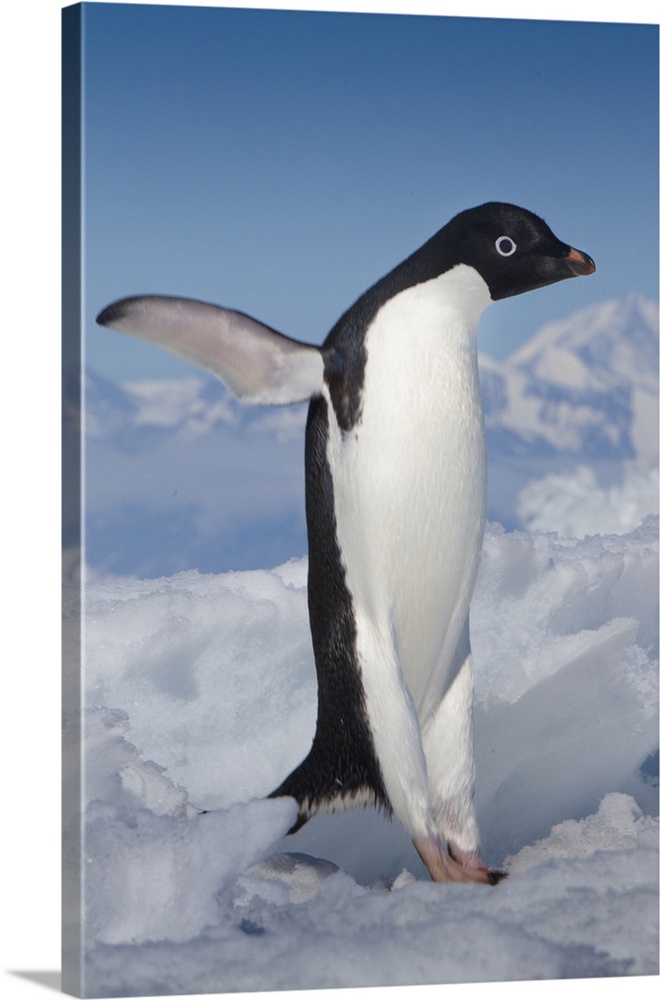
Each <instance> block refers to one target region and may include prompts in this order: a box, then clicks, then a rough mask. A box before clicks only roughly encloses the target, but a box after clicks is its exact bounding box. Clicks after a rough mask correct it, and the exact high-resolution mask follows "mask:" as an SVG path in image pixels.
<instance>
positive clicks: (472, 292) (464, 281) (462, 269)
mask: <svg viewBox="0 0 660 1000" xmlns="http://www.w3.org/2000/svg"><path fill="white" fill-rule="evenodd" d="M427 285H428V287H429V291H430V292H431V294H433V295H434V297H435V298H436V301H437V303H438V306H439V307H441V308H442V310H443V312H444V313H445V314H450V313H454V314H455V316H456V319H457V321H458V325H462V326H463V327H464V329H465V331H466V333H467V334H468V338H469V341H470V346H471V347H474V349H475V350H476V337H477V327H478V326H479V320H480V319H481V314H482V313H483V311H484V309H486V307H487V306H489V305H490V304H491V302H492V301H493V300H492V298H491V296H490V291H489V289H488V285H487V284H486V282H485V281H484V279H483V278H482V277H481V275H480V274H479V272H478V271H476V270H475V269H474V268H473V267H470V266H469V265H468V264H456V265H455V267H452V268H451V269H450V270H449V271H445V272H444V273H443V274H440V275H438V277H437V278H434V279H432V280H431V281H429V282H427Z"/></svg>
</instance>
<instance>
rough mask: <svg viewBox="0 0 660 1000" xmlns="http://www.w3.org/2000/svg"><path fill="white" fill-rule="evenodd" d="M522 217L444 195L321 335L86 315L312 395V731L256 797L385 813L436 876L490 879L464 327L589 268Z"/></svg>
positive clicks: (209, 319) (214, 312)
mask: <svg viewBox="0 0 660 1000" xmlns="http://www.w3.org/2000/svg"><path fill="white" fill-rule="evenodd" d="M594 270H595V265H594V263H593V261H592V260H591V258H590V257H588V256H587V254H585V253H581V252H580V251H578V250H575V249H573V248H572V247H570V246H568V245H567V244H566V243H562V242H561V241H560V240H559V239H557V237H556V236H555V235H554V234H553V233H552V231H551V230H550V229H549V227H548V226H547V225H546V223H545V222H544V221H543V220H542V219H540V218H539V217H538V216H536V215H534V214H532V213H531V212H528V211H526V210H525V209H522V208H517V207H516V206H514V205H508V204H501V203H493V202H491V203H488V204H485V205H481V206H480V207H478V208H472V209H469V210H467V211H465V212H461V213H460V214H459V215H457V216H456V217H455V218H453V219H452V220H451V221H450V222H449V223H447V225H446V226H444V227H443V228H442V229H440V231H439V232H437V233H436V234H435V236H432V237H431V239H430V240H428V242H426V243H425V244H424V245H423V246H422V247H420V249H419V250H417V251H416V252H415V253H413V254H412V255H411V256H410V257H408V258H407V259H406V260H404V261H403V263H402V264H399V265H398V267H395V268H394V270H392V271H390V272H389V274H387V275H386V276H385V277H384V278H382V279H381V280H380V281H378V282H377V283H376V284H375V285H374V286H373V287H372V288H370V289H369V290H368V291H366V292H365V293H364V294H363V295H362V296H361V297H360V298H359V299H358V300H357V302H356V303H355V304H354V305H353V306H352V307H351V308H350V309H349V310H348V311H347V312H346V313H344V315H343V316H342V317H341V318H340V320H339V321H338V322H337V324H336V325H335V326H334V327H333V329H332V330H331V331H330V333H329V334H328V337H327V339H326V340H325V342H324V343H323V345H322V346H321V347H315V346H312V345H309V344H304V343H300V342H297V341H295V340H291V339H289V338H288V337H285V336H283V335H282V334H279V333H276V332H275V331H274V330H271V329H269V328H268V327H266V326H264V325H263V324H262V323H259V322H258V321H257V320H254V319H251V318H250V317H249V316H246V315H244V314H242V313H238V312H235V311H232V310H229V309H223V308H220V307H219V306H215V305H209V304H206V303H202V302H198V301H193V300H189V299H182V298H172V297H163V296H151V295H146V296H137V297H132V298H126V299H122V300H121V301H118V302H115V303H114V304H113V305H110V306H108V307H107V308H106V309H104V310H103V312H102V313H101V314H100V315H99V317H98V322H99V323H100V324H102V325H104V326H108V327H111V328H112V329H113V330H120V331H122V332H126V333H131V334H134V335H136V336H138V337H142V338H143V339H145V340H149V341H153V342H155V343H157V344H160V345H161V346H162V347H166V348H168V349H169V350H171V351H173V352H174V353H175V354H178V355H180V356H182V357H184V358H186V359H188V360H189V361H193V362H195V363H196V364H199V365H202V366H203V367H205V368H207V369H210V370H211V371H212V372H214V373H215V374H216V375H218V376H219V377H220V379H221V380H222V381H223V382H224V383H225V385H226V386H228V388H229V389H231V390H232V391H233V392H234V393H235V394H236V395H237V396H238V397H239V398H240V399H242V400H245V401H247V402H251V403H260V404H268V403H272V404H285V403H296V402H300V401H302V400H305V399H309V400H310V405H309V415H308V419H307V431H306V443H305V464H306V515H307V530H308V538H309V589H308V601H309V615H310V623H311V632H312V640H313V646H314V656H315V661H316V670H317V675H318V714H317V724H316V735H315V737H314V741H313V744H312V747H311V750H310V751H309V754H308V756H307V757H306V758H305V760H303V761H302V763H301V764H300V765H299V766H298V767H297V768H296V769H295V770H294V771H293V772H292V773H291V774H290V775H289V776H288V777H287V778H286V779H285V780H284V781H283V782H282V784H281V785H280V786H279V788H277V789H276V790H275V791H273V792H272V795H273V796H284V795H286V796H292V797H293V798H294V799H296V800H297V802H298V807H299V819H298V822H297V824H296V826H295V827H294V829H297V828H298V827H299V826H301V825H302V824H303V823H305V822H306V820H307V819H309V817H311V816H313V815H314V814H315V813H318V812H322V811H329V810H335V809H344V808H349V807H351V806H355V805H358V804H369V803H371V804H373V805H375V806H377V807H381V808H383V809H385V810H387V811H390V812H394V813H395V814H396V816H398V818H399V820H400V821H401V823H402V824H403V826H404V827H405V829H406V830H407V831H408V833H409V835H410V837H411V838H412V840H413V843H414V845H415V847H416V849H417V851H418V852H419V854H420V855H421V857H422V859H423V861H424V862H425V864H426V866H427V868H428V870H429V872H430V874H431V876H432V878H433V879H435V880H436V881H439V882H445V881H464V882H483V883H488V882H495V881H497V878H498V877H499V876H498V873H495V872H490V871H489V870H488V868H487V866H486V865H485V863H484V860H483V859H482V856H481V854H480V849H479V834H478V830H477V822H476V817H475V810H474V802H473V783H474V764H473V753H472V721H471V711H472V687H473V681H472V662H471V654H470V635H469V608H470V599H471V596H472V590H473V587H474V583H475V578H476V575H477V568H478V565H479V558H480V554H481V546H482V539H483V530H484V520H485V512H486V446H485V437H484V418H483V413H482V407H481V397H480V390H479V375H478V370H477V344H476V334H477V325H478V322H479V318H480V316H481V313H482V312H483V310H484V309H485V308H486V306H488V305H490V304H491V302H494V301H497V300H498V299H504V298H507V297H508V296H511V295H519V294H521V293H522V292H529V291H531V290H533V289H535V288H541V287H543V286H545V285H550V284H552V283H553V282H556V281H562V280H563V279H564V278H572V277H575V276H576V275H586V274H591V273H592V272H593V271H594Z"/></svg>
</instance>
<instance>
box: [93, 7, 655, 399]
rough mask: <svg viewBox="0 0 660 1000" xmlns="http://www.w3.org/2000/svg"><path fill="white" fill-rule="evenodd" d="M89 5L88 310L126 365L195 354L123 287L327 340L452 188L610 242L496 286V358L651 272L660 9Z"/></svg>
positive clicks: (568, 238)
mask: <svg viewBox="0 0 660 1000" xmlns="http://www.w3.org/2000/svg"><path fill="white" fill-rule="evenodd" d="M83 6H84V22H83V23H84V28H83V31H84V102H83V104H84V156H83V168H84V240H85V261H84V268H85V270H84V326H85V330H84V333H85V336H84V341H85V347H86V359H87V364H88V365H89V367H90V368H92V369H93V370H94V371H96V372H98V373H99V374H102V375H105V376H107V377H110V378H113V379H118V380H121V379H128V378H140V377H165V376H175V375H180V374H184V373H186V372H190V368H189V367H188V366H186V365H185V364H184V363H183V362H181V361H179V360H178V359H175V358H173V357H170V356H169V355H167V354H166V353H165V352H163V351H161V350H159V349H158V348H154V347H151V346H146V345H143V344H141V343H139V342H137V341H133V340H132V339H131V338H126V337H124V336H122V335H119V334H115V333H112V332H110V331H107V330H101V329H100V328H98V327H96V325H95V323H94V317H95V316H96V314H97V313H98V312H99V310H100V309H101V308H103V306H105V305H106V304H108V303H109V302H110V301H113V300H114V299H117V298H120V297H123V296H125V295H129V294H139V293H147V292H152V293H163V294H177V295H183V296H190V297H194V298H201V299H205V300H209V301H214V302H218V303H220V304H223V305H226V306H230V307H233V308H238V309H240V310H242V311H244V312H247V313H249V314H251V315H254V316H256V317H257V318H259V319H261V320H262V321H264V322H265V323H267V324H268V325H270V326H272V327H274V328H275V329H278V330H280V331H281V332H283V333H286V334H288V335H290V336H292V337H296V338H298V339H301V340H307V341H310V342H312V343H320V342H321V341H322V340H323V339H324V337H325V335H326V334H327V332H328V330H329V329H330V328H331V327H332V325H333V324H334V322H335V321H336V319H337V318H338V317H339V315H341V313H342V312H343V311H344V310H345V309H346V308H347V307H348V306H349V305H350V304H351V303H352V302H353V301H354V300H355V299H356V298H357V297H358V295H360V294H361V293H362V291H364V290H365V288H367V287H368V286H369V285H370V284H372V283H373V282H374V281H375V280H377V279H378V278H379V277H381V275H382V274H384V273H385V272H386V271H388V270H389V269H390V268H391V267H393V266H394V265H395V264H397V263H398V262H399V261H400V260H402V259H403V258H404V257H406V256H407V255H408V254H409V253H411V252H412V251H413V250H415V249H416V248H417V247H418V246H419V245H421V244H422V243H423V242H424V241H425V240H426V239H428V237H429V236H431V235H432V234H433V233H434V232H435V231H437V230H438V229H439V228H440V227H441V226H442V225H443V224H444V223H445V222H447V221H448V220H449V219H450V218H451V217H452V216H453V215H454V214H456V212H458V211H461V210H462V209H464V208H468V207H471V206H472V205H476V204H480V203H481V202H483V201H487V200H502V201H511V202H514V203H517V204H520V205H523V206H524V207H526V208H529V209H531V210H532V211H535V212H536V213H538V214H539V215H541V216H543V217H544V218H545V219H546V221H547V222H548V223H549V224H550V226H551V228H552V229H553V230H554V231H555V232H556V234H557V235H558V236H559V238H560V239H562V240H564V241H565V242H567V243H570V244H572V245H574V246H577V247H578V248H579V249H582V250H585V251H586V252H588V253H589V254H590V255H591V256H592V257H593V258H594V259H595V261H596V264H597V268H598V270H597V273H596V275H594V276H593V277H590V278H589V279H588V280H587V279H582V280H580V281H575V282H567V283H562V285H561V286H554V287H550V288H547V289H543V290H540V291H537V292H534V293H533V294H532V295H526V296H521V297H517V298H514V299H510V300H508V301H505V302H502V303H497V305H496V307H495V308H494V309H489V310H487V312H486V314H485V315H484V318H483V320H482V327H481V334H480V346H481V348H482V349H483V350H485V351H486V352H487V353H489V354H491V355H493V356H494V357H498V358H503V357H505V356H507V355H508V354H509V353H510V352H511V351H512V350H514V349H515V348H516V347H517V346H518V345H519V344H520V343H522V342H524V341H525V340H526V339H527V338H528V337H529V336H531V335H532V334H533V333H534V332H535V331H536V330H537V329H538V328H539V327H540V326H541V325H542V324H543V323H544V322H546V321H549V320H552V319H559V318H562V317H564V316H567V315H569V314H570V313H571V312H573V311H575V310H576V309H578V308H581V307H583V306H585V305H587V304H590V303H591V302H597V301H604V300H607V299H612V298H619V297H622V296H625V295H627V294H628V293H629V292H633V291H634V292H642V293H643V294H645V295H648V296H649V297H651V298H654V299H655V298H657V294H658V288H657V283H658V234H657V218H658V154H657V142H658V124H657V122H658V100H657V92H658V62H657V42H658V29H657V26H654V25H649V24H612V23H588V22H584V23H580V22H553V21H526V20H512V19H499V18H482V17H476V18H475V17H472V18H462V17H445V16H415V15H411V16H408V15H400V14H399V15H397V14H358V13H337V12H317V11H281V10H245V9H241V10H236V9H223V8H219V7H199V8H196V7H176V6H152V5H147V6H140V5H132V4H129V5H122V4H103V3H99V4H97V3H93V4H85V5H83Z"/></svg>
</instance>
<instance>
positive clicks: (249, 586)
mask: <svg viewBox="0 0 660 1000" xmlns="http://www.w3.org/2000/svg"><path fill="white" fill-rule="evenodd" d="M657 532H658V522H657V518H649V519H647V520H646V521H645V522H644V524H643V525H642V526H641V527H640V528H638V529H637V530H636V531H634V532H632V533H631V534H628V535H625V536H616V535H612V536H608V537H600V536H597V537H592V538H586V539H582V540H576V539H561V538H558V537H557V536H553V535H547V534H540V533H534V534H523V533H506V532H504V531H502V530H501V529H499V528H497V527H496V526H489V530H488V533H487V538H486V544H485V550H484V559H483V563H482V571H481V576H480V580H479V584H478V590H477V594H476V598H475V602H474V607H473V615H472V619H473V646H474V654H475V662H476V670H477V679H476V681H477V690H476V705H475V727H476V752H477V770H478V785H477V798H478V810H479V815H480V822H481V827H482V834H483V842H484V848H485V852H486V855H487V857H488V860H489V862H490V863H491V864H493V865H504V866H505V867H506V868H507V870H508V871H509V872H510V877H509V879H507V880H506V881H505V882H503V883H501V884H500V885H499V886H498V887H496V888H490V887H489V888H483V887H480V886H463V885H449V886H444V885H442V886H441V885H434V884H433V883H431V882H430V881H429V880H428V877H427V875H426V873H425V871H424V869H423V868H422V866H421V864H420V863H419V861H418V859H417V857H416V855H415V853H414V850H413V849H412V847H411V845H410V843H409V841H408V838H407V837H406V836H405V834H404V833H403V831H402V830H401V829H400V828H399V826H398V824H397V823H396V822H392V823H390V822H389V821H387V820H385V819H384V818H383V817H381V816H379V815H378V814H376V813H375V812H373V811H366V812H365V811H359V812H354V813H347V814H343V815H339V816H332V817H326V818H323V819H317V820H314V821H312V822H311V823H310V824H308V826H307V827H306V828H304V829H303V830H302V831H301V832H300V833H299V834H297V835H296V836H295V837H292V838H284V839H283V835H284V833H285V831H286V829H287V827H288V825H289V824H290V822H291V820H292V817H293V816H294V813H295V808H294V806H293V803H292V802H291V801H290V800H275V801H263V799H262V797H263V796H264V795H265V794H266V793H268V791H270V790H271V789H272V788H273V787H275V785H276V784H277V783H278V782H279V781H280V780H281V779H282V778H283V777H284V776H285V775H286V774H287V773H288V770H289V769H290V768H291V767H292V766H293V765H295V764H296V763H297V762H298V761H299V760H300V759H301V758H302V757H303V756H304V754H305V753H306V751H307V749H308V746H309V744H310V741H311V737H312V733H313V728H314V717H315V684H314V671H313V661H312V654H311V645H310V638H309V628H308V623H307V612H306V591H305V574H306V563H305V561H304V560H301V561H296V562H291V563H287V564H286V565H284V566H280V567H278V568H277V569H275V570H272V571H269V570H262V571H254V572H244V573H233V574H223V575H203V574H199V573H196V572H184V573H181V574H178V575H176V576H173V577H169V578H162V579H156V580H135V579H126V578H114V579H109V578H99V579H90V580H89V581H88V585H87V607H86V615H85V620H84V627H85V642H84V648H85V670H84V681H85V688H86V690H85V697H86V705H87V710H86V712H85V715H84V721H83V726H84V736H85V746H86V773H85V781H84V788H85V800H86V811H85V829H86V840H85V849H84V858H85V880H86V903H87V913H86V920H87V959H86V961H87V979H86V995H88V996H129V995H135V994H138V995H142V996H148V995H154V994H166V993H205V992H210V993H214V992H225V991H236V990H268V989H296V988H319V987H341V986H362V985H372V986H376V985H395V984H414V983H450V982H479V981H481V982H483V981H495V980H526V979H553V978H582V977H603V976H608V977H611V976H639V975H654V974H657V972H658V926H657V913H658V853H657V836H658V822H657V811H658V809H657V796H658V778H657V775H658V757H657V746H658V705H657V655H658V631H657V629H658V627H657V601H658V593H657V589H658V584H657V580H658V576H657V572H658V563H657V555H658V546H657ZM70 722H71V726H72V733H74V734H75V724H74V723H75V720H70ZM200 809H205V810H208V811H207V812H206V813H204V814H201V815H200V814H199V810H200ZM71 822H75V819H73V818H72V819H71Z"/></svg>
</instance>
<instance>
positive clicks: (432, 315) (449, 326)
mask: <svg viewBox="0 0 660 1000" xmlns="http://www.w3.org/2000/svg"><path fill="white" fill-rule="evenodd" d="M491 302H492V299H491V296H490V292H489V290H488V285H487V284H486V282H485V281H484V279H483V278H482V277H481V275H480V274H479V273H478V271H476V270H475V269H474V268H472V267H470V266H469V265H467V264H457V265H456V266H455V267H452V268H450V270H448V271H445V272H443V273H442V274H440V275H438V276H437V277H434V278H430V279H428V280H427V281H424V282H421V283H419V284H417V285H413V286H412V287H410V288H408V289H406V290H405V291H403V292H401V293H400V294H399V295H398V296H395V298H394V299H391V300H390V304H389V306H385V307H384V309H383V310H382V314H385V313H387V312H388V311H390V310H391V311H392V313H398V314H399V316H398V319H397V322H398V323H399V324H401V325H402V326H403V327H407V328H408V330H409V331H410V332H411V333H412V331H413V330H415V331H418V333H419V335H421V336H423V335H424V332H425V331H426V333H427V334H428V335H429V336H430V337H431V338H432V342H433V344H434V346H435V349H437V348H439V347H440V343H439V338H438V331H441V337H440V342H441V343H442V344H443V345H444V347H445V348H446V349H448V350H450V351H452V350H460V351H465V350H468V351H469V352H470V353H471V354H475V355H476V350H477V328H478V325H479V320H480V318H481V314H482V313H483V311H484V309H485V308H486V307H487V306H488V305H490V303H491ZM382 318H383V319H385V315H382ZM390 319H391V316H388V320H390ZM388 325H389V323H388Z"/></svg>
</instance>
